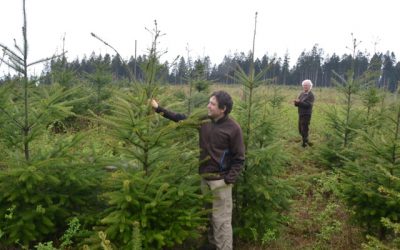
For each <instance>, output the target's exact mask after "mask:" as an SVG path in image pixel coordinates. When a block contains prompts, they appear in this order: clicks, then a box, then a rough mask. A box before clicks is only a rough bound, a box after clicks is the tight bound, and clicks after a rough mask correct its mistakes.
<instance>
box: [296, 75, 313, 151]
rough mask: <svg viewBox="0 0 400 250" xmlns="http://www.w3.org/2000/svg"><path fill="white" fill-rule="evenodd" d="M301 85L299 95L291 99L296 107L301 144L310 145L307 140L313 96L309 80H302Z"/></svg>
mask: <svg viewBox="0 0 400 250" xmlns="http://www.w3.org/2000/svg"><path fill="white" fill-rule="evenodd" d="M301 85H302V86H303V91H302V92H301V93H300V95H299V97H298V98H297V99H296V100H294V101H293V103H294V106H296V107H297V108H298V113H299V133H300V135H301V137H302V144H301V145H302V146H303V147H307V146H311V145H312V144H311V143H310V142H309V140H308V127H309V125H310V121H311V114H312V108H313V105H314V100H315V97H314V94H313V93H312V92H311V89H312V86H313V84H312V82H311V80H309V79H307V80H304V81H303V82H302V83H301Z"/></svg>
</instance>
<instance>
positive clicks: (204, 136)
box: [156, 106, 244, 184]
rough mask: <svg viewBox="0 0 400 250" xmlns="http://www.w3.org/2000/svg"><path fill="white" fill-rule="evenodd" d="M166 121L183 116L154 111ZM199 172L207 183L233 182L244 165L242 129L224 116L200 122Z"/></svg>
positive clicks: (181, 118)
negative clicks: (213, 181)
mask: <svg viewBox="0 0 400 250" xmlns="http://www.w3.org/2000/svg"><path fill="white" fill-rule="evenodd" d="M156 112H157V113H160V114H161V115H162V116H164V117H165V118H167V119H170V120H172V121H175V122H178V121H180V120H184V119H186V118H187V117H186V116H185V115H183V114H179V113H174V112H171V111H169V110H166V109H164V108H162V107H160V106H159V107H158V108H157V109H156ZM199 146H200V166H199V173H200V174H201V175H203V176H204V177H205V178H206V179H208V180H220V179H223V180H225V183H228V184H231V183H234V182H235V181H236V179H237V178H238V176H239V174H240V171H241V169H242V167H243V163H244V144H243V136H242V130H241V129H240V126H239V125H238V124H237V122H236V121H234V120H233V119H231V118H230V117H229V115H225V116H224V117H222V118H221V119H219V120H217V121H216V122H215V121H213V120H211V119H210V121H208V122H206V123H203V124H202V125H201V126H200V129H199Z"/></svg>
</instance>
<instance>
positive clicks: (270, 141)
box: [233, 67, 294, 243]
mask: <svg viewBox="0 0 400 250" xmlns="http://www.w3.org/2000/svg"><path fill="white" fill-rule="evenodd" d="M235 76H236V77H237V80H238V81H239V82H240V83H242V85H243V87H244V93H243V96H244V97H245V100H244V101H236V103H235V107H236V108H235V114H237V117H238V119H237V120H238V122H239V123H240V124H241V126H242V129H243V132H244V141H245V146H246V163H245V169H244V172H243V175H242V176H241V177H240V178H239V180H238V182H237V185H235V188H234V199H235V202H234V203H235V204H236V206H235V208H234V216H233V218H234V219H233V225H234V233H235V234H236V235H239V237H240V238H242V239H244V240H254V239H256V240H258V241H263V242H264V243H265V242H267V241H270V240H272V238H274V237H275V236H276V234H275V233H277V232H278V229H279V227H280V225H281V223H283V222H284V221H285V220H286V217H285V216H284V215H283V212H284V211H285V210H287V209H288V208H289V198H290V196H291V195H292V194H293V193H294V190H293V188H291V187H290V185H289V183H288V182H287V181H284V180H282V179H280V178H279V177H278V176H279V175H280V174H281V173H282V170H283V166H284V165H285V163H286V162H287V160H288V157H287V155H286V154H285V153H284V150H283V148H282V145H281V144H280V142H279V141H278V140H276V135H277V133H279V131H278V129H277V127H278V125H277V123H278V121H279V119H278V117H279V116H278V112H270V111H269V108H268V105H267V103H268V101H269V100H266V98H265V96H262V95H259V96H257V95H255V91H256V90H257V87H258V86H261V84H262V80H261V79H262V78H263V76H264V72H261V73H260V74H258V75H254V71H253V70H250V73H249V75H246V73H245V72H244V70H243V69H241V68H240V67H239V69H238V71H237V72H236V74H235ZM273 96H275V97H277V94H274V95H273ZM272 100H274V98H272ZM270 103H271V102H270ZM272 103H275V104H277V103H279V101H278V102H276V99H275V100H274V101H273V102H272ZM278 106H279V105H275V106H274V107H273V109H279V107H278ZM271 232H273V234H272V235H271Z"/></svg>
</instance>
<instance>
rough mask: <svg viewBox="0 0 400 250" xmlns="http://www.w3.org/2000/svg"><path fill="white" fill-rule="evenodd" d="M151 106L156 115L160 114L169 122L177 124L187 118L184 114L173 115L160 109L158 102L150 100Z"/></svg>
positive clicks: (173, 113)
mask: <svg viewBox="0 0 400 250" xmlns="http://www.w3.org/2000/svg"><path fill="white" fill-rule="evenodd" d="M151 106H152V107H153V109H154V110H155V111H156V112H157V113H159V114H161V115H162V116H164V117H165V118H167V119H169V120H171V121H174V122H179V121H182V120H185V119H186V118H187V117H186V115H184V114H179V113H175V112H172V111H169V110H166V109H164V108H162V107H160V105H158V102H157V101H156V100H154V99H152V100H151Z"/></svg>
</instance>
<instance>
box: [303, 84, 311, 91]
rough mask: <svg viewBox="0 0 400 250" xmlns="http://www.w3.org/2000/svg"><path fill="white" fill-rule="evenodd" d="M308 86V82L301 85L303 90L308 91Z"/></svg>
mask: <svg viewBox="0 0 400 250" xmlns="http://www.w3.org/2000/svg"><path fill="white" fill-rule="evenodd" d="M310 87H311V85H310V84H308V83H306V84H304V85H303V90H304V92H308V91H309V90H310Z"/></svg>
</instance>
